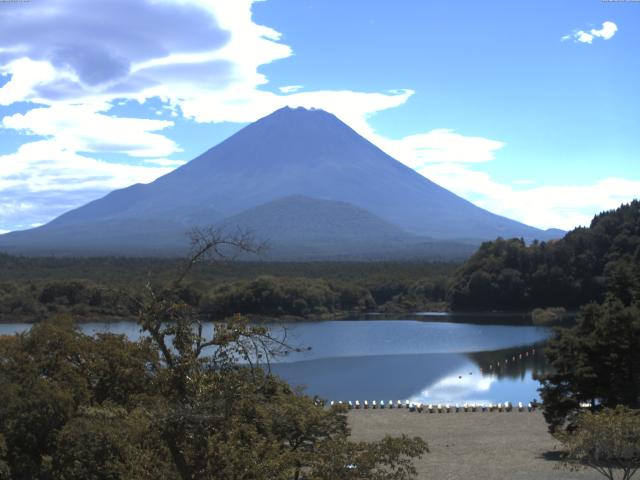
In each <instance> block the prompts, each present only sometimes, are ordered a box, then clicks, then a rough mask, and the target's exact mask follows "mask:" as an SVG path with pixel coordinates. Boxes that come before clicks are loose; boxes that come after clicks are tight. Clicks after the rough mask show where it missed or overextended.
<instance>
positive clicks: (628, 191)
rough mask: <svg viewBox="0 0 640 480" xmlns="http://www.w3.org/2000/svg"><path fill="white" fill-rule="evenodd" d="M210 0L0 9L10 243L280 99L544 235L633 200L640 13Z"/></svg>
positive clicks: (638, 166) (616, 5)
mask: <svg viewBox="0 0 640 480" xmlns="http://www.w3.org/2000/svg"><path fill="white" fill-rule="evenodd" d="M213 3H214V2H208V1H206V0H179V1H178V0H175V1H174V0H161V1H157V2H151V1H148V0H126V1H125V0H116V1H110V2H106V1H102V0H96V1H95V2H92V8H91V9H87V8H86V3H85V2H81V1H80V0H58V1H56V2H55V3H45V2H41V1H36V0H33V1H32V2H29V3H5V4H0V31H2V32H3V35H2V37H0V231H10V230H15V229H23V228H29V227H30V226H34V225H38V224H42V223H46V222H47V221H49V220H51V219H52V218H54V217H55V216H57V215H59V214H60V213H63V212H64V211H66V210H68V209H70V208H74V207H77V206H79V205H82V204H84V203H86V202H87V201H90V200H92V199H95V198H98V197H100V196H102V195H104V194H105V193H107V192H108V191H110V190H112V189H114V188H122V187H125V186H127V185H129V184H131V183H135V182H149V181H152V180H153V179H155V178H157V177H158V176H159V175H162V174H165V173H167V172H169V171H170V170H171V169H173V168H176V167H177V166H179V165H180V164H181V163H183V162H184V161H188V160H190V159H191V158H193V157H195V156H196V155H198V154H199V153H201V152H202V151H204V150H206V149H207V148H209V147H211V146H213V145H215V144H216V143H218V142H219V141H221V140H223V139H224V138H226V137H227V136H229V135H231V134H232V133H234V132H235V131H237V130H238V129H240V128H242V127H243V126H244V125H246V124H247V123H249V122H251V121H255V120H256V119H258V118H260V117H262V116H264V115H266V114H268V113H270V112H271V111H272V110H275V109H277V108H279V107H281V106H284V105H287V104H289V105H291V106H306V107H319V108H324V109H326V110H328V111H331V112H333V113H335V114H336V115H338V117H340V118H341V119H343V120H344V121H345V122H347V123H348V124H349V125H351V126H352V127H353V128H355V129H356V131H358V132H359V133H360V134H362V135H363V136H365V137H366V138H368V139H369V140H371V141H373V142H374V143H376V144H377V145H378V146H380V147H381V148H383V150H385V151H387V152H388V153H390V154H391V155H393V156H394V157H395V158H397V159H398V160H400V161H402V162H403V163H405V164H407V165H408V166H410V167H412V168H415V169H416V170H417V171H418V172H419V173H421V174H423V175H425V176H426V177H428V178H430V179H432V180H434V181H436V182H437V183H440V184H441V185H443V186H445V187H447V188H449V189H451V190H452V191H454V192H455V193H458V194H459V195H461V196H463V197H465V198H467V199H469V200H471V201H473V202H474V203H476V204H478V205H480V206H482V207H485V208H488V209H489V210H491V211H494V212H496V213H499V214H503V215H506V216H509V217H512V218H515V219H518V220H521V221H524V222H526V223H529V224H532V225H534V226H538V227H543V228H547V227H561V228H566V229H568V228H572V227H574V226H576V225H579V224H586V223H588V221H589V220H590V218H591V217H592V216H593V215H594V214H595V213H597V212H599V211H601V210H604V209H608V208H614V207H615V206H617V205H619V204H620V203H622V202H624V201H629V200H631V199H632V198H634V197H637V196H640V195H639V192H640V115H639V114H638V112H640V94H639V93H638V85H640V56H639V55H637V47H638V45H640V2H636V1H600V0H593V1H591V0H580V1H570V0H565V1H563V2H557V1H547V0H543V1H536V2H505V1H485V0H459V1H438V2H435V1H399V0H395V1H393V2H391V1H370V2H366V3H365V2H344V1H337V0H267V1H261V2H256V3H254V2H252V1H251V0H234V1H233V2H215V3H216V5H212V4H213ZM365 5H366V6H365ZM123 9H124V10H126V11H127V12H128V15H127V16H126V18H124V17H123V16H122V14H121V12H122V11H123Z"/></svg>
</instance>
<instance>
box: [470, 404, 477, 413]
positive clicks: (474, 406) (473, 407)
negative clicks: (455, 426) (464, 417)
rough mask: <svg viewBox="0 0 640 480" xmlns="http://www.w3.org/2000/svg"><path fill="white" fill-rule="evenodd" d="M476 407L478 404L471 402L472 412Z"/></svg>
mask: <svg viewBox="0 0 640 480" xmlns="http://www.w3.org/2000/svg"><path fill="white" fill-rule="evenodd" d="M477 408H478V406H477V405H476V404H475V403H472V404H471V411H472V412H475V411H476V409H477Z"/></svg>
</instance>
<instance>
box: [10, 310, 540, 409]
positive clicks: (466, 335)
mask: <svg viewBox="0 0 640 480" xmlns="http://www.w3.org/2000/svg"><path fill="white" fill-rule="evenodd" d="M426 318H427V317H425V320H353V321H352V320H340V321H321V322H300V323H292V324H287V325H286V326H284V327H283V326H281V325H271V327H272V329H273V330H274V332H275V333H277V334H283V333H284V332H285V330H286V336H287V341H288V343H289V344H291V345H293V346H296V347H301V349H302V350H303V351H301V352H293V353H291V354H290V355H287V356H286V357H281V358H279V359H277V360H276V361H275V363H274V364H273V365H272V371H274V372H275V373H276V374H278V375H280V376H281V377H282V378H284V379H286V380H287V381H289V382H290V383H292V384H294V385H300V386H304V387H305V389H306V390H305V391H306V392H307V393H308V394H310V395H318V396H320V397H322V398H325V399H328V400H361V401H362V400H365V399H366V400H369V401H371V400H377V401H380V400H384V401H385V402H387V401H388V400H394V401H396V400H405V399H409V400H411V401H419V402H423V403H446V402H450V403H456V402H457V403H463V402H485V403H486V402H505V401H510V402H513V403H517V402H519V401H521V402H523V403H525V402H529V401H531V400H532V399H533V398H536V397H537V396H538V394H537V388H538V386H539V384H538V382H537V381H535V380H534V379H533V374H534V373H544V372H545V371H546V369H547V365H546V362H545V360H544V355H543V346H544V343H545V341H546V340H547V339H548V337H549V335H550V330H549V329H546V328H542V327H533V326H512V325H504V324H503V323H504V322H503V320H502V319H500V320H496V323H498V324H495V325H492V324H490V322H488V321H487V318H486V317H483V318H482V321H481V323H471V320H473V319H472V317H468V321H469V323H454V322H451V321H447V320H448V317H447V316H446V315H443V316H438V317H435V319H434V318H429V319H426ZM29 327H30V325H28V324H23V323H13V324H0V334H12V333H16V332H20V331H25V330H27V329H28V328H29ZM81 329H82V330H83V331H84V332H85V333H87V334H94V333H96V332H111V333H117V334H124V335H126V336H127V337H128V338H130V339H137V338H139V336H140V331H139V328H138V326H137V325H136V324H135V323H134V322H117V323H102V322H97V323H85V324H82V325H81ZM308 347H311V349H310V350H307V348H308Z"/></svg>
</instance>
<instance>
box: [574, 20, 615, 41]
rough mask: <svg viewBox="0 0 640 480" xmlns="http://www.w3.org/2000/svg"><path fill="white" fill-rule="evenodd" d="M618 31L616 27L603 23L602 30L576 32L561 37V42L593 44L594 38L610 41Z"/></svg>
mask: <svg viewBox="0 0 640 480" xmlns="http://www.w3.org/2000/svg"><path fill="white" fill-rule="evenodd" d="M617 31H618V26H617V25H616V24H615V23H613V22H610V21H607V22H603V24H602V28H599V29H596V28H592V29H591V30H589V31H588V32H586V31H584V30H576V31H574V32H572V33H570V34H569V35H565V36H563V37H562V40H563V41H564V40H571V39H573V41H574V42H577V43H588V44H591V43H593V39H594V38H601V39H603V40H609V39H611V38H612V37H613V36H614V35H615V34H616V32H617Z"/></svg>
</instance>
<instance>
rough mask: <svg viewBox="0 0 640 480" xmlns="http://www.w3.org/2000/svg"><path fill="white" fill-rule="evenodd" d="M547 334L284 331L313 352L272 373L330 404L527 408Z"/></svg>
mask: <svg viewBox="0 0 640 480" xmlns="http://www.w3.org/2000/svg"><path fill="white" fill-rule="evenodd" d="M549 334H550V332H549V330H548V329H545V328H540V327H532V326H512V325H486V324H481V325H477V324H459V323H456V324H454V323H448V322H418V321H405V320H403V321H397V320H396V321H385V320H381V321H368V322H367V321H364V322H363V321H357V322H320V323H316V324H301V325H296V326H293V327H289V332H288V336H289V339H290V340H294V341H297V342H299V344H300V345H309V346H311V347H312V350H311V351H310V352H301V353H299V354H296V355H294V357H293V358H287V359H286V361H284V362H281V363H276V364H274V365H272V370H273V371H274V372H275V373H276V374H278V375H280V376H282V377H283V378H285V379H286V380H287V381H289V382H291V383H292V384H295V385H301V386H304V387H305V391H306V392H307V393H308V394H310V395H318V396H320V397H322V398H326V399H330V400H356V399H359V400H364V399H367V400H369V401H371V400H377V401H380V400H384V401H385V402H387V401H389V400H394V401H395V400H398V399H402V400H404V399H410V400H413V401H420V402H423V403H445V402H451V403H456V402H458V403H463V402H504V401H511V402H514V403H515V402H518V401H522V402H528V401H530V400H532V399H533V398H536V397H537V389H538V387H539V383H538V382H537V381H536V380H534V378H533V377H534V374H535V375H537V374H543V373H545V372H546V371H547V365H546V362H545V359H544V353H543V347H544V342H545V341H546V339H547V338H548V336H549ZM534 351H535V353H533V352H534ZM301 357H302V358H301ZM304 357H306V358H304ZM514 358H515V360H514ZM505 360H506V362H505ZM498 363H499V366H498Z"/></svg>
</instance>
